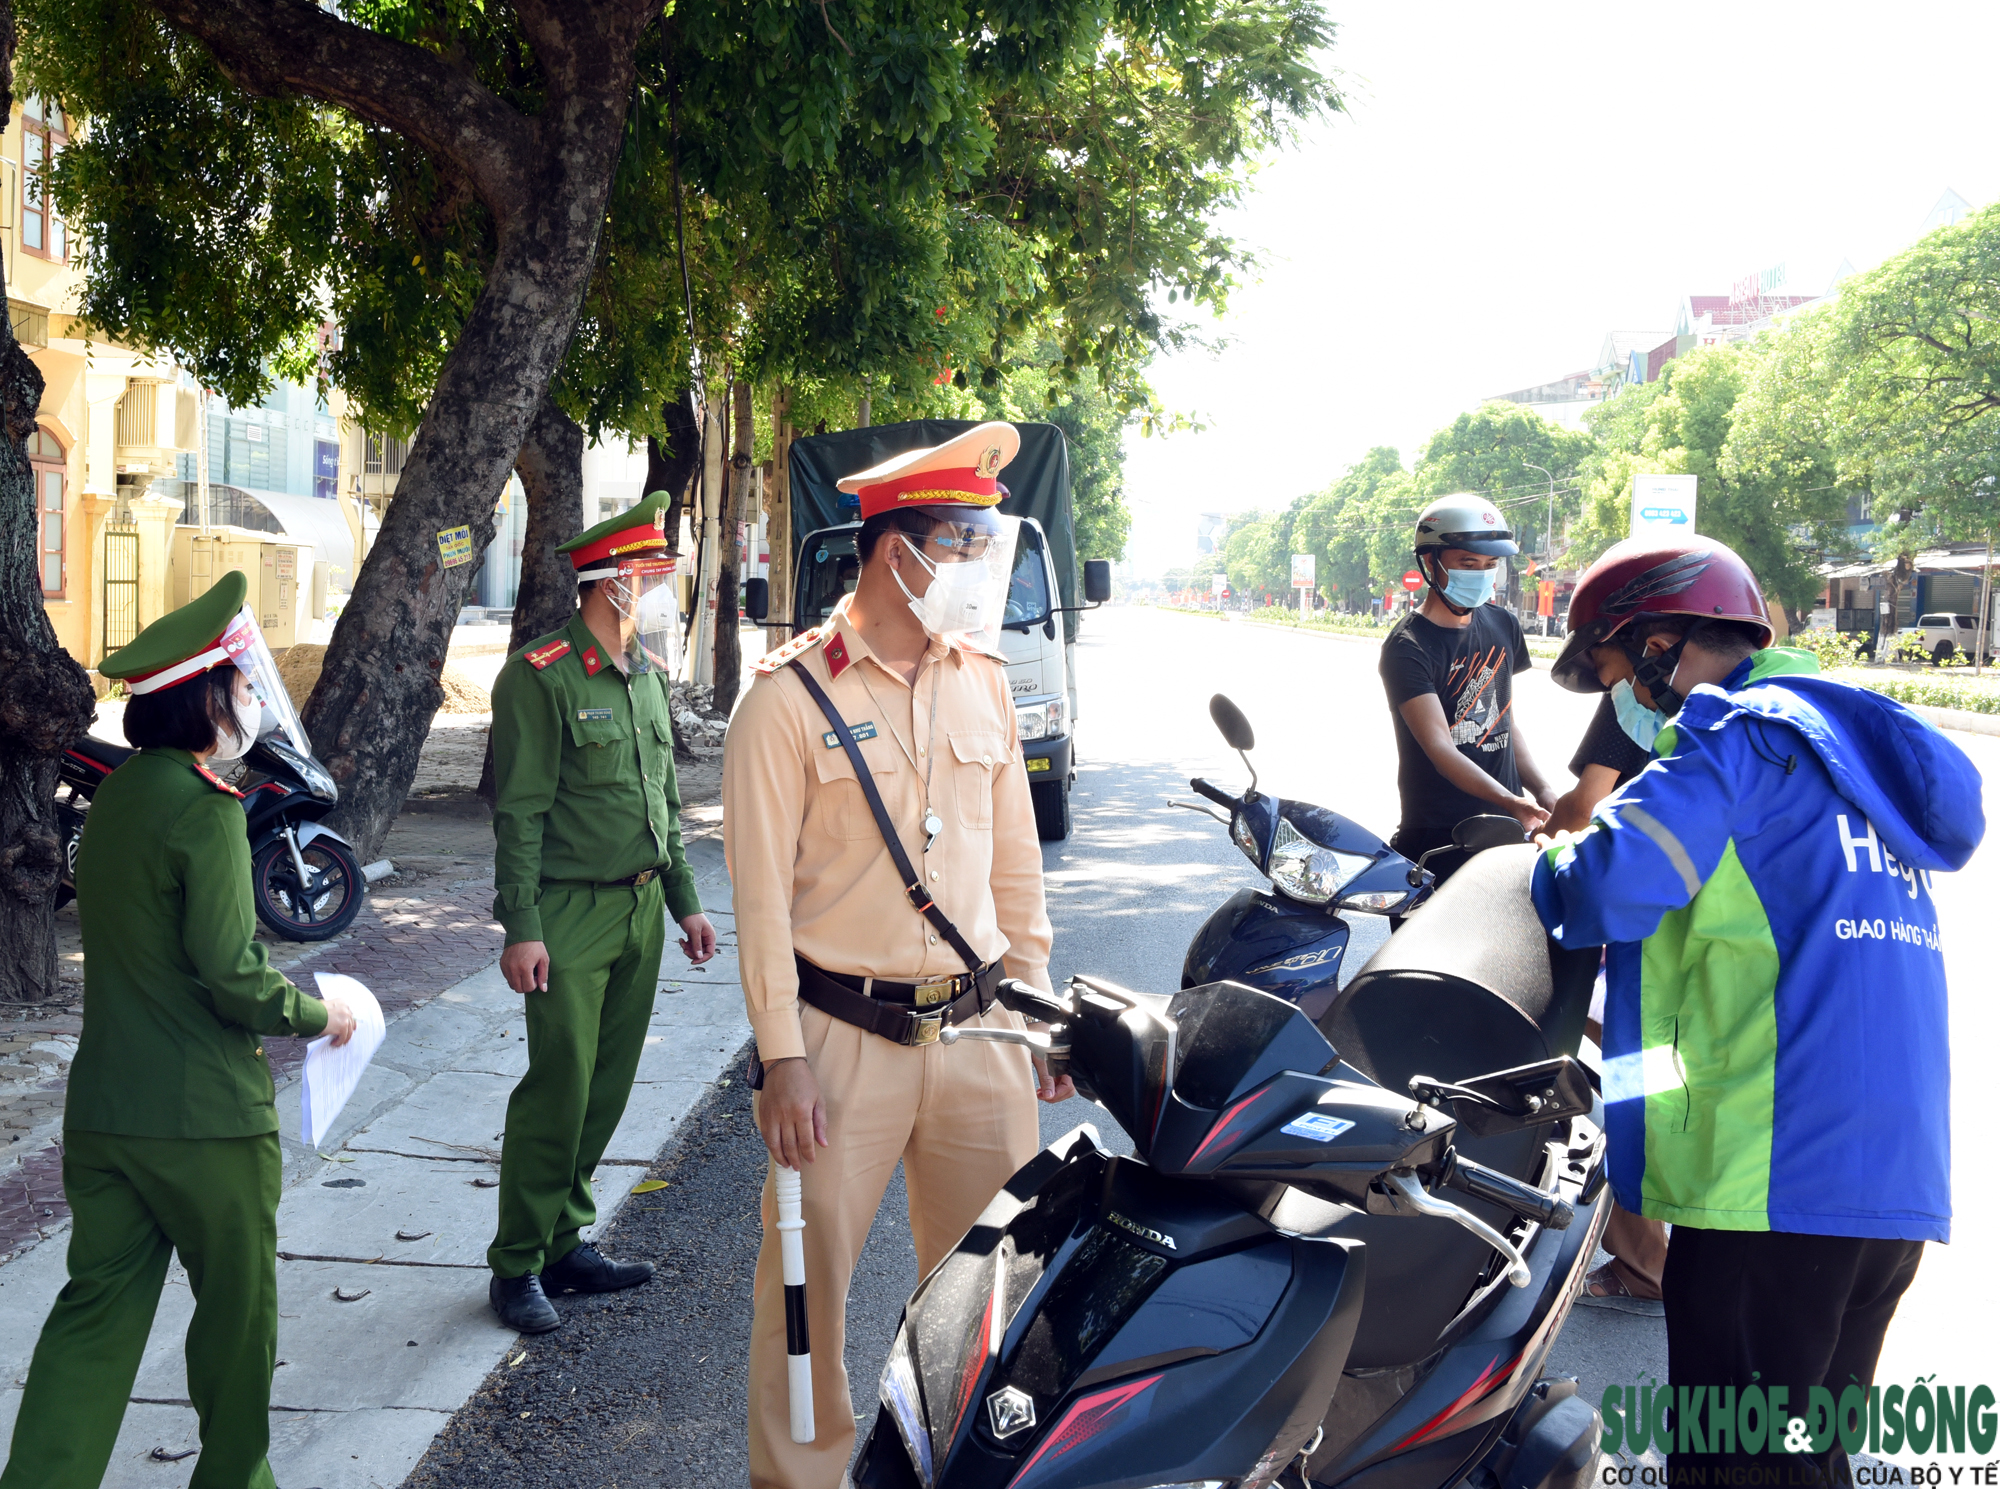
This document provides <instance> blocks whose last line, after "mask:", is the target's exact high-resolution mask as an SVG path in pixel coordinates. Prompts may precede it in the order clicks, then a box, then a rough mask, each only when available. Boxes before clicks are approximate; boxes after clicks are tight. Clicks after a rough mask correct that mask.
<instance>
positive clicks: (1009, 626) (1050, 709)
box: [792, 517, 1109, 842]
mask: <svg viewBox="0 0 2000 1489" xmlns="http://www.w3.org/2000/svg"><path fill="white" fill-rule="evenodd" d="M860 531H861V524H860V523H858V522H848V523H842V524H841V525H839V526H837V527H822V528H819V529H818V530H816V531H814V532H812V533H810V534H808V535H807V537H806V539H805V541H804V542H803V543H802V544H800V546H799V562H798V580H797V587H796V589H795V591H794V597H793V609H792V616H793V621H794V624H795V625H796V626H797V627H798V628H799V629H801V630H803V629H805V628H807V627H810V626H816V625H820V624H822V623H823V622H825V621H826V620H827V619H828V617H830V616H831V615H832V614H833V607H834V606H835V605H837V604H839V603H840V597H841V596H842V595H843V594H847V593H850V592H851V591H852V590H853V589H854V585H855V581H856V579H857V578H858V577H859V575H860V572H861V561H860V559H859V557H858V556H857V554H856V551H855V540H856V537H857V535H858V534H859V533H860ZM1105 568H1106V574H1105V577H1104V579H1103V581H1101V583H1102V587H1103V588H1104V589H1106V590H1108V588H1109V572H1108V569H1109V566H1108V565H1106V566H1105ZM1091 578H1092V579H1093V580H1095V578H1096V576H1095V575H1092V576H1091ZM1091 587H1092V589H1093V590H1094V589H1096V588H1098V587H1099V586H1098V585H1097V584H1095V583H1093V584H1092V586H1091ZM1060 595H1061V590H1060V587H1059V586H1058V584H1057V581H1056V571H1055V565H1054V563H1053V561H1052V559H1051V556H1050V553H1049V542H1048V535H1047V534H1046V533H1045V532H1043V530H1042V525H1041V524H1040V523H1039V522H1037V521H1036V520H1035V519H1034V518H1032V517H1024V518H1022V519H1021V536H1020V542H1019V545H1018V546H1017V548H1016V550H1015V553H1014V577H1013V582H1012V583H1011V584H1010V585H1009V587H1008V590H1007V615H1006V619H1005V621H1004V622H1003V623H1002V625H1003V628H1002V630H1001V633H1000V650H1001V654H1002V655H1003V656H1004V657H1005V658H1006V662H1007V688H1008V691H1009V692H1010V693H1011V694H1012V695H1013V699H1014V712H1015V717H1016V720H1017V725H1016V727H1017V730H1018V734H1019V738H1020V743H1021V754H1022V757H1023V758H1024V760H1025V761H1026V764H1027V771H1028V780H1029V783H1030V785H1029V792H1030V794H1031V796H1032V797H1033V799H1034V803H1035V827H1036V830H1037V831H1038V832H1039V833H1040V835H1041V837H1042V838H1043V840H1044V841H1050V842H1053V841H1059V840H1061V839H1063V838H1067V837H1068V836H1069V835H1070V830H1071V826H1072V819H1071V815H1070V788H1071V786H1072V784H1073V783H1074V781H1075V779H1076V764H1075V752H1074V750H1073V749H1072V748H1071V739H1072V737H1073V733H1074V730H1075V727H1076V684H1075V680H1074V679H1075V671H1074V667H1073V665H1072V663H1073V660H1074V658H1073V656H1072V652H1073V650H1074V647H1073V643H1070V642H1068V641H1067V640H1066V639H1065V637H1064V632H1063V629H1062V624H1061V620H1060V617H1061V613H1062V610H1061V606H1062V601H1061V598H1060ZM1092 598H1098V596H1096V595H1093V596H1092Z"/></svg>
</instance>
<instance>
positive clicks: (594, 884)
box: [542, 869, 660, 889]
mask: <svg viewBox="0 0 2000 1489" xmlns="http://www.w3.org/2000/svg"><path fill="white" fill-rule="evenodd" d="M659 877H660V871H659V870H658V869H641V870H639V872H638V873H636V874H627V875H626V876H625V877H624V878H623V879H544V880H543V881H542V882H543V883H544V884H588V885H589V886H590V887H591V888H592V889H638V888H639V887H640V886H642V885H646V884H651V883H652V882H653V881H654V880H655V879H657V878H659Z"/></svg>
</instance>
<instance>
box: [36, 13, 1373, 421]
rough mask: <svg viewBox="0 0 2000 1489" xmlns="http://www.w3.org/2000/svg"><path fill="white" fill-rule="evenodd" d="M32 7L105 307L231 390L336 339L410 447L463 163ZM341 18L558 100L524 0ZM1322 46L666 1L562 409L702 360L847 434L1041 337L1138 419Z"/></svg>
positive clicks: (1310, 20)
mask: <svg viewBox="0 0 2000 1489" xmlns="http://www.w3.org/2000/svg"><path fill="white" fill-rule="evenodd" d="M24 10H26V11H28V12H30V14H31V20H30V25H29V30H28V37H29V44H28V48H27V58H26V61H25V63H24V66H25V69H26V70H27V71H28V72H29V73H30V74H31V75H32V77H33V79H34V81H35V84H36V86H38V87H40V88H41V89H42V90H43V91H46V92H48V93H51V94H53V95H56V96H60V97H61V98H63V100H64V102H65V103H66V104H67V105H68V106H70V107H71V108H72V109H73V110H74V111H75V112H77V113H79V114H82V115H84V116H86V117H88V119H89V120H90V125H91V127H90V130H89V132H88V133H87V134H86V135H85V136H84V137H83V138H82V139H81V140H79V141H78V142H77V144H76V145H75V146H73V147H72V148H71V150H70V151H69V152H67V157H66V161H65V164H64V167H63V169H62V170H61V171H60V172H59V173H58V181H57V186H56V189H57V194H58V197H59V200H61V202H62V203H63V205H64V207H65V210H66V211H67V212H68V214H69V215H70V216H71V217H72V218H73V219H74V220H76V221H77V222H79V223H81V224H84V225H85V227H86V231H85V233H84V235H83V241H84V243H85V245H86V246H85V253H86V264H85V268H86V296H85V302H84V305H83V307H82V308H83V310H84V313H85V315H86V317H87V318H88V319H89V320H90V321H91V322H92V323H93V324H94V325H96V326H98V327H99V328H100V329H102V330H103V331H105V332H106V333H108V334H111V335H115V336H118V337H120V338H121V339H126V340H131V341H139V342H143V343H147V344H153V345H159V346H162V347H166V348H168V349H169V350H171V351H173V352H174V353H175V354H176V355H177V356H179V357H181V359H182V360H183V361H184V362H185V363H186V364H187V365H188V366H190V367H191V368H193V369H195V370H196V371H197V373H198V374H199V375H200V376H201V377H202V378H203V379H204V380H205V381H207V382H208V383H209V384H210V385H212V386H215V387H217V388H219V389H220V390H222V391H223V392H224V393H225V394H226V395H227V396H229V397H230V398H231V399H232V400H234V401H237V402H243V403H248V402H253V401H254V400H255V399H256V398H257V397H258V396H260V395H261V394H262V392H263V391H265V389H266V388H268V386H269V378H270V377H271V375H272V374H273V373H274V372H275V373H277V374H279V375H284V376H292V377H298V376H304V377H307V378H310V377H311V376H312V375H313V374H314V372H316V371H318V370H319V367H318V365H317V364H318V360H319V359H318V355H317V338H316V336H315V334H314V332H315V330H316V328H317V326H318V325H319V323H320V322H321V321H322V320H323V319H328V318H330V319H332V320H334V321H335V322H336V323H337V324H338V325H339V326H340V327H341V329H342V336H341V338H340V347H339V350H338V351H336V352H335V353H334V354H333V355H332V357H331V358H330V359H329V360H328V362H327V363H326V367H325V370H326V371H327V372H328V373H329V374H330V375H331V377H332V380H333V381H334V382H336V383H338V384H340V385H341V386H342V387H343V388H344V389H345V391H346V392H347V393H348V394H349V396H350V397H351V398H352V399H353V400H354V401H355V403H356V404H358V405H359V407H360V409H361V411H362V413H363V415H364V417H365V418H366V419H367V420H368V421H369V422H370V424H371V425H373V426H376V427H384V428H391V429H399V430H407V429H410V428H412V427H414V426H415V425H416V424H417V422H418V420H419V418H420V416H421V413H422V410H423V408H424V406H425V404H426V401H427V399H428V398H429V396H430V391H431V387H432V385H433V383H434V382H435V378H436V374H437V371H438V369H439V368H440V367H441V365H442V362H443V359H444V358H445V356H446V355H448V354H449V352H450V349H451V347H452V346H453V344H454V343H455V340H456V337H457V334H458V330H459V328H460V327H461V326H462V325H463V323H464V321H465V317H466V316H467V314H468V313H469V312H470V309H471V306H472V305H473V303H474V302H475V301H476V300H477V298H478V295H479V292H480V290H481V288H482V287H483V284H484V276H485V273H486V271H487V269H488V267H489V266H490V264H491V262H492V259H493V252H494V242H493V234H494V227H493V223H492V220H491V216H490V214H489V213H486V212H485V211H483V210H482V207H481V204H480V202H479V201H478V200H477V198H476V196H475V194H474V193H473V192H471V191H470V190H469V189H468V186H467V183H466V182H465V180H464V179H463V178H462V176H461V175H459V174H458V173H455V172H453V171H451V170H449V169H447V168H442V167H440V165H439V164H438V163H437V162H436V160H435V159H434V156H433V154H432V153H430V152H427V151H426V149H425V148H424V147H422V146H421V145H419V144H416V143H413V142H412V141H411V140H410V139H409V138H408V137H406V135H404V134H400V133H398V132H396V131H394V130H391V129H386V128H383V127H381V126H380V125H377V124H373V123H369V122H367V121H366V120H365V119H359V118H357V117H355V116H354V115H352V114H349V113H347V112H345V111H343V110H341V109H339V108H337V107H332V106H329V105H328V104H327V103H326V102H325V101H323V100H318V99H314V98H311V97H307V96H302V95H301V94H300V93H295V92H281V93H279V94H278V95H277V96H274V97H259V96H256V95H253V94H251V93H248V92H246V91H245V90H244V89H242V88H241V87H240V86H239V85H238V83H237V82H236V81H235V80H234V79H232V77H231V76H230V75H228V74H227V73H226V72H225V71H224V70H223V69H222V68H221V67H220V66H219V65H218V64H217V63H216V61H215V59H214V58H213V57H212V56H211V55H210V54H209V52H208V51H207V49H206V48H204V47H203V46H202V45H201V44H200V43H198V42H194V41H191V40H190V39H189V38H188V37H186V36H185V35H183V34H182V33H181V32H179V31H178V30H176V29H175V28H174V27H173V26H171V25H169V24H167V23H165V22H163V21H161V20H159V19H158V18H157V17H156V16H155V15H154V14H152V13H151V12H150V11H149V10H148V9H147V7H145V6H143V5H139V4H134V3H130V0H90V3H87V4H82V5H72V4H70V3H68V0H28V4H27V5H26V6H24ZM345 13H346V14H347V17H348V19H350V20H353V21H356V22H358V23H359V24H361V25H363V26H366V27H369V28H371V29H373V30H376V31H378V32H381V33H384V34H387V35H391V36H394V37H396V38H397V39H398V40H401V41H405V42H408V43H410V44H412V45H414V46H417V47H421V48H424V49H425V50H428V51H432V52H435V53H437V54H439V55H441V56H447V57H449V58H451V59H452V60H453V61H454V62H455V63H457V64H458V65H460V66H462V67H463V68H465V69H466V70H467V71H469V72H471V73H472V74H473V75H474V76H475V78H476V79H477V81H478V83H479V85H480V86H482V87H484V88H486V89H489V90H491V91H492V92H494V93H495V94H496V95H498V96H500V97H501V98H503V99H505V100H506V101H507V102H509V103H511V104H513V105H515V106H516V107H518V108H520V109H521V110H522V111H523V112H527V113H532V112H533V110H534V108H535V107H536V105H537V101H538V98H539V95H540V92H541V84H540V80H539V77H538V74H537V71H536V59H535V55H534V52H533V49H532V48H531V47H530V46H529V45H528V44H527V42H526V40H525V39H524V37H523V35H522V33H521V30H520V28H519V26H518V25H517V24H516V23H515V20H514V17H513V12H511V11H510V10H507V9H505V8H502V9H499V10H494V9H490V8H484V7H478V6H463V5H456V4H445V3H442V0H369V3H366V4H355V5H351V6H349V7H346V10H345ZM1330 41H1331V27H1330V26H1329V25H1328V23H1327V22H1326V21H1325V19H1324V17H1323V15H1322V13H1321V11H1320V9H1319V7H1318V5H1317V4H1316V3H1312V0H1283V3H1274V0H1208V3H1203V4H1196V5H1193V6H1182V5H1173V6H1167V5H1162V4H1156V3H1145V0H1138V3H1126V4H1121V5H1119V6H1117V7H1116V8H1115V9H1113V10H1111V11H1110V12H1109V13H1108V14H1107V13H1106V11H1105V10H1104V9H1102V8H1100V7H1097V6H1095V5H1091V4H1086V3H1084V0H1063V3H1058V4H1050V5H1039V6H1034V7H1029V8H1027V9H1022V8H1020V7H1016V6H1010V5H1004V4H1002V5H997V6H995V5H986V6H983V7H974V8H973V9H971V10H969V11H968V10H964V9H961V8H960V7H957V6H953V5H944V4H942V3H941V0H909V3H906V4H904V5H901V6H899V7H897V8H895V9H894V10H893V11H889V12H879V11H872V10H863V11H862V12H861V13H860V14H859V15H858V16H857V15H850V16H847V17H835V16H833V15H832V14H830V13H827V12H824V11H823V10H821V9H816V8H814V7H811V6H793V5H787V4H782V3H779V0H736V3H729V0H723V3H714V4H709V5H705V6H697V7H694V8H689V7H686V6H676V7H671V8H670V11H669V14H668V15H667V16H666V17H665V19H664V20H661V21H658V22H656V23H655V25H654V28H653V29H652V31H650V32H649V33H648V34H647V35H646V37H645V38H644V39H643V40H642V42H641V44H640V46H639V48H638V55H637V59H636V63H637V67H638V72H639V79H638V86H637V89H636V91H635V94H634V97H633V101H632V107H631V113H630V117H629V119H628V122H627V128H626V142H625V149H624V152H623V154H622V156H621V158H620V162H619V168H618V174H617V177H616V180H615V182H614V186H613V191H612V197H611V200H610V203H609V207H608V211H607V215H606V222H605V228H604V232H603V235H602V237H601V240H600V245H599V255H598V264H597V267H596V272H595V274H594V275H593V278H592V281H591V286H590V289H589V292H588V294H587V296H586V298H585V300H584V303H583V306H582V308H581V311H580V314H579V316H578V322H577V327H576V332H575V335H574V339H573V341H572V344H571V348H570V352H569V355H568V357H567V358H566V359H565V361H564V364H563V368H562V372H561V374H560V378H559V382H558V388H559V401H560V402H561V403H562V404H563V405H564V407H565V408H566V409H567V410H568V411H569V412H570V413H571V414H572V415H573V416H574V417H576V418H577V419H578V420H579V422H581V423H583V424H584V425H585V427H586V429H587V430H588V431H589V432H590V433H591V434H593V435H596V434H599V433H601V432H603V431H605V430H617V431H621V432H626V433H630V434H648V433H654V434H657V433H660V432H662V431H661V424H660V414H659V409H660V406H661V404H662V402H663V401H664V400H666V399H668V398H674V397H679V396H682V395H683V394H684V393H685V391H686V389H687V388H688V387H689V385H690V382H691V380H692V372H693V365H692V364H693V362H694V360H695V357H696V356H698V357H699V358H700V359H701V360H702V362H703V364H704V365H707V366H709V367H711V368H720V367H724V366H726V367H728V368H730V369H732V370H733V371H734V372H735V373H736V374H737V375H739V376H746V377H749V378H750V379H752V380H753V381H756V382H758V383H760V384H768V383H770V382H772V381H784V382H787V383H789V384H791V385H793V386H795V387H797V388H799V389H800V392H801V398H800V400H799V402H798V403H797V404H795V407H798V408H800V410H801V411H802V412H814V413H818V414H822V415H831V417H829V418H828V419H827V422H828V423H829V426H830V427H838V426H841V425H845V424H847V423H850V422H852V419H853V414H854V409H855V406H856V404H857V402H858V400H859V399H860V398H861V397H862V396H869V397H871V398H872V399H873V401H874V402H875V403H876V408H877V412H876V419H877V422H881V421H883V419H884V417H885V415H886V414H887V413H888V412H889V410H891V409H892V408H903V407H907V408H913V409H917V410H920V411H923V412H931V411H935V410H936V409H937V407H938V404H939V402H940V398H939V395H938V393H937V392H935V391H933V390H935V389H937V388H939V387H940V386H953V385H955V386H957V387H959V388H961V389H962V388H964V387H966V386H967V383H968V381H971V382H974V383H979V384H982V385H983V386H984V388H985V389H987V390H988V391H992V390H996V389H997V388H998V387H999V386H1000V384H1001V383H1002V382H1004V381H1005V380H1006V378H1007V377H1008V375H1009V374H1010V373H1011V372H1012V371H1013V370H1015V366H1016V365H1017V364H1018V363H1019V361H1020V359H1021V357H1022V355H1023V350H1022V349H1023V348H1024V347H1025V348H1027V349H1028V353H1029V354H1030V355H1032V353H1033V352H1034V351H1035V350H1036V349H1037V348H1040V347H1051V348H1052V349H1053V361H1054V365H1055V366H1056V367H1057V368H1059V369H1060V371H1061V372H1062V373H1063V374H1064V375H1065V376H1067V377H1069V378H1072V379H1073V378H1074V377H1075V376H1076V375H1078V374H1079V373H1082V372H1084V371H1086V370H1087V369H1088V370H1090V371H1091V372H1092V373H1093V374H1094V376H1095V379H1096V380H1097V382H1098V384H1099V391H1100V392H1101V393H1102V395H1103V396H1104V397H1105V398H1106V399H1107V400H1108V401H1109V402H1110V403H1111V404H1112V405H1113V406H1114V407H1115V408H1116V409H1117V410H1118V411H1119V412H1120V413H1124V412H1127V411H1130V410H1132V409H1135V408H1148V407H1149V404H1150V393H1149V392H1148V390H1147V389H1146V387H1145V384H1144V380H1143V367H1144V364H1145V361H1146V359H1147V358H1148V357H1149V356H1150V355H1151V353H1152V351H1153V350H1154V349H1155V348H1157V347H1160V346H1164V345H1172V344H1175V343H1176V341H1177V340H1178V339H1179V338H1181V337H1182V336H1183V334H1184V333H1182V332H1180V331H1178V330H1173V329H1169V328H1168V327H1167V326H1165V325H1164V324H1163V321H1162V317H1161V316H1160V314H1159V302H1160V300H1161V299H1162V297H1164V298H1165V300H1166V301H1168V302H1170V303H1171V302H1178V301H1183V300H1186V301H1194V302H1197V303H1199V304H1202V305H1204V306H1205V307H1207V308H1210V309H1213V310H1216V311H1220V310H1222V309H1223V308H1224V307H1225V305H1226V299H1227V294H1228V291H1229V290H1230V288H1231V287H1232V285H1233V282H1234V281H1233V276H1234V274H1235V273H1236V272H1238V271H1239V270H1240V269H1241V267H1242V266H1243V265H1244V264H1245V263H1247V262H1248V256H1247V254H1246V252H1245V250H1244V249H1243V248H1242V246H1241V245H1240V244H1238V243H1237V242H1236V241H1235V240H1234V239H1233V238H1231V237H1230V236H1228V235H1227V234H1225V233H1222V232H1220V231H1218V230H1217V229H1216V227H1215V226H1214V221H1215V219H1216V217H1217V215H1218V214H1219V213H1220V212H1221V211H1223V210H1224V209H1226V208H1228V207H1230V206H1231V205H1233V204H1235V203H1236V202H1237V201H1238V200H1239V198H1240V194H1241V192H1242V190H1243V189H1244V185H1245V182H1246V180H1247V172H1246V167H1247V166H1248V164H1249V163H1250V162H1251V161H1253V160H1254V158H1255V157H1256V156H1257V155H1259V154H1260V153H1262V152H1264V151H1266V150H1268V149H1270V148H1273V147H1275V146H1277V145H1279V144H1282V143H1283V142H1284V141H1285V140H1286V139H1287V138H1288V137H1289V135H1290V132H1291V130H1292V129H1293V128H1294V127H1295V125H1296V123H1297V121H1298V120H1300V119H1302V118H1305V117H1308V116H1310V115H1313V114H1315V113H1317V112H1320V111H1321V110H1324V109H1328V108H1338V107H1339V106H1340V101H1339V98H1338V95H1337V93H1336V91H1335V89H1334V87H1333V84H1332V82H1331V80H1330V79H1329V78H1327V77H1326V76H1325V75H1323V74H1322V73H1321V72H1320V71H1319V70H1318V68H1317V58H1316V54H1317V53H1318V52H1319V51H1320V50H1322V49H1323V48H1324V47H1325V46H1327V45H1328V44H1329V43H1330ZM683 235H684V239H683ZM683 249H685V254H686V263H687V288H688V291H689V298H690V299H691V301H692V310H693V315H692V320H693V323H694V344H693V347H692V349H691V348H690V344H689V338H688V329H687V326H688V321H689V319H690V317H689V315H688V313H687V307H685V306H684V305H683V293H682V278H681V262H682V253H683ZM691 351H692V354H693V355H691ZM816 402H817V403H819V404H823V405H824V407H823V409H819V408H815V403H816ZM808 427H809V426H808Z"/></svg>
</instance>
